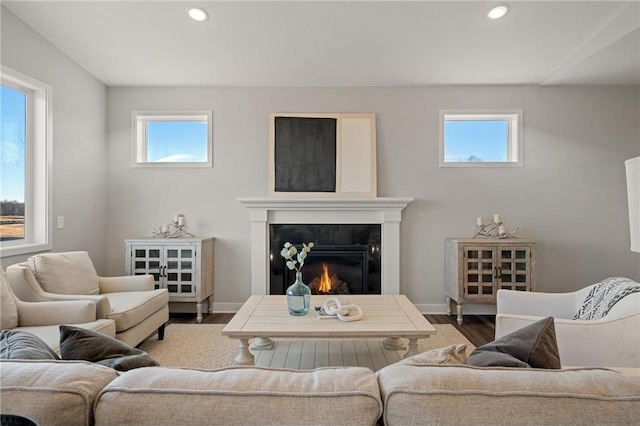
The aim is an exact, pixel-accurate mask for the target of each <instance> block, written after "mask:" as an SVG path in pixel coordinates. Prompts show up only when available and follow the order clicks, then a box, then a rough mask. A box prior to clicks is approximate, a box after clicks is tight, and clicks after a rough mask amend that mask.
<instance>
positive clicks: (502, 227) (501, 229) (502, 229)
mask: <svg viewBox="0 0 640 426" xmlns="http://www.w3.org/2000/svg"><path fill="white" fill-rule="evenodd" d="M506 233H507V225H500V226H498V234H500V235H503V234H506Z"/></svg>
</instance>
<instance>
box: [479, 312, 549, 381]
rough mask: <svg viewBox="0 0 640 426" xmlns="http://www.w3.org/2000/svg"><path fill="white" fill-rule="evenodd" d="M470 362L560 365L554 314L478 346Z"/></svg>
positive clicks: (534, 366)
mask: <svg viewBox="0 0 640 426" xmlns="http://www.w3.org/2000/svg"><path fill="white" fill-rule="evenodd" d="M467 364H469V365H475V366H478V367H491V366H502V367H522V368H529V367H533V368H556V369H557V368H560V354H559V352H558V344H557V342H556V332H555V327H554V324H553V317H547V318H543V319H541V320H539V321H536V322H534V323H532V324H529V325H527V326H526V327H523V328H521V329H519V330H516V331H514V332H513V333H509V334H507V335H504V336H502V337H501V338H499V339H498V340H495V341H493V342H491V343H488V344H486V345H483V346H480V347H478V348H476V349H475V350H474V351H473V352H471V354H470V355H469V358H468V359H467Z"/></svg>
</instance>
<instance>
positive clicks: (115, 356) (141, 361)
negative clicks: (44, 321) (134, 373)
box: [60, 325, 160, 371]
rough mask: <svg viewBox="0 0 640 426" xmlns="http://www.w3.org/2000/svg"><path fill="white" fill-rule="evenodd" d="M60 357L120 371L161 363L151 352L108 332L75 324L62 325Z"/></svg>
mask: <svg viewBox="0 0 640 426" xmlns="http://www.w3.org/2000/svg"><path fill="white" fill-rule="evenodd" d="M60 356H61V358H62V359H69V360H70V359H75V360H85V361H89V362H95V363H97V364H101V365H105V366H107V367H111V368H113V369H114V370H118V371H127V370H131V369H134V368H140V367H155V366H158V365H160V364H158V363H157V362H156V361H155V360H154V359H153V358H151V357H150V356H149V354H148V353H146V352H145V351H143V350H141V349H136V348H132V347H131V346H129V345H127V344H126V343H123V342H121V341H119V340H117V339H114V338H112V337H109V336H105V335H104V334H100V333H96V332H95V331H92V330H87V329H85V328H80V327H74V326H71V325H61V326H60Z"/></svg>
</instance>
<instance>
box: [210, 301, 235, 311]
mask: <svg viewBox="0 0 640 426" xmlns="http://www.w3.org/2000/svg"><path fill="white" fill-rule="evenodd" d="M241 307H242V303H216V302H213V312H212V313H216V314H234V313H236V312H238V311H239V310H240V308H241Z"/></svg>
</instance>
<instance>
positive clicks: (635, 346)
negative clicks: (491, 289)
mask: <svg viewBox="0 0 640 426" xmlns="http://www.w3.org/2000/svg"><path fill="white" fill-rule="evenodd" d="M597 285H598V284H593V285H590V286H588V287H585V288H583V289H580V290H578V291H575V292H571V293H537V292H524V291H512V290H498V293H497V315H496V339H498V338H500V337H502V336H504V335H506V334H509V333H511V332H513V331H515V330H518V329H520V328H522V327H524V326H526V325H529V324H531V323H533V322H535V321H537V320H539V319H541V318H544V317H548V316H552V317H554V323H555V330H556V338H557V342H558V350H559V352H560V362H561V363H562V366H563V367H572V366H595V367H635V368H638V367H640V292H637V293H631V294H627V295H626V296H624V298H622V299H620V300H619V301H617V302H616V303H615V304H614V305H613V307H611V308H610V310H609V311H608V312H607V313H606V315H604V316H602V317H601V318H597V319H574V316H575V315H576V313H577V312H578V311H579V310H580V309H581V307H583V304H584V303H585V300H586V299H587V297H588V296H589V294H590V293H591V292H592V290H593V289H594V288H595V286H597Z"/></svg>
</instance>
